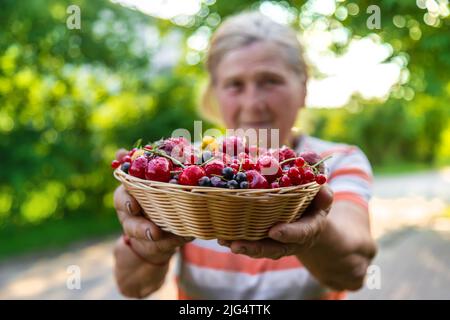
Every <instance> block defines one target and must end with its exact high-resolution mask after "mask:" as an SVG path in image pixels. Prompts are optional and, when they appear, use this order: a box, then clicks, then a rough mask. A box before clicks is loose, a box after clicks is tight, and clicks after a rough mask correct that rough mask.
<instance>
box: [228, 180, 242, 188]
mask: <svg viewBox="0 0 450 320" xmlns="http://www.w3.org/2000/svg"><path fill="white" fill-rule="evenodd" d="M227 185H228V188H230V189H237V188H239V183H237V181H236V180H230V181H228V182H227Z"/></svg>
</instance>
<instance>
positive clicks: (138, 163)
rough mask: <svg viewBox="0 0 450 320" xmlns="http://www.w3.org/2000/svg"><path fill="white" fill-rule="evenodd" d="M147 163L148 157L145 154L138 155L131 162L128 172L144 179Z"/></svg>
mask: <svg viewBox="0 0 450 320" xmlns="http://www.w3.org/2000/svg"><path fill="white" fill-rule="evenodd" d="M147 164H148V159H147V158H146V157H145V156H140V157H139V158H137V159H135V160H134V161H133V162H132V163H131V167H130V169H129V170H128V172H129V174H130V175H132V176H134V177H137V178H141V179H145V170H146V169H147Z"/></svg>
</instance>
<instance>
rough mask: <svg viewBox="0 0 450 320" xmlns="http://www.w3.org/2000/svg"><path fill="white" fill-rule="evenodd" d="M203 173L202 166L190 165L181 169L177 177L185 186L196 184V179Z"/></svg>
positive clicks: (202, 175) (203, 174)
mask: <svg viewBox="0 0 450 320" xmlns="http://www.w3.org/2000/svg"><path fill="white" fill-rule="evenodd" d="M205 175H206V173H205V170H203V168H202V167H200V166H196V165H192V166H189V167H186V168H184V169H183V171H182V172H181V174H180V176H179V177H178V182H179V184H182V185H185V186H196V185H198V180H199V179H200V178H202V177H204V176H205Z"/></svg>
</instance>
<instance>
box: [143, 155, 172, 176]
mask: <svg viewBox="0 0 450 320" xmlns="http://www.w3.org/2000/svg"><path fill="white" fill-rule="evenodd" d="M171 169H172V163H171V162H170V161H169V160H167V159H166V158H163V157H157V158H154V159H151V160H150V161H148V164H147V169H146V170H145V178H146V179H147V180H153V181H161V182H169V180H170V170H171Z"/></svg>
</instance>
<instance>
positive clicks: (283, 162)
mask: <svg viewBox="0 0 450 320" xmlns="http://www.w3.org/2000/svg"><path fill="white" fill-rule="evenodd" d="M297 158H298V157H295V158H289V159H285V160H283V161H281V162H280V166H282V165H283V164H285V163H288V162H290V161H292V160H295V159H297Z"/></svg>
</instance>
